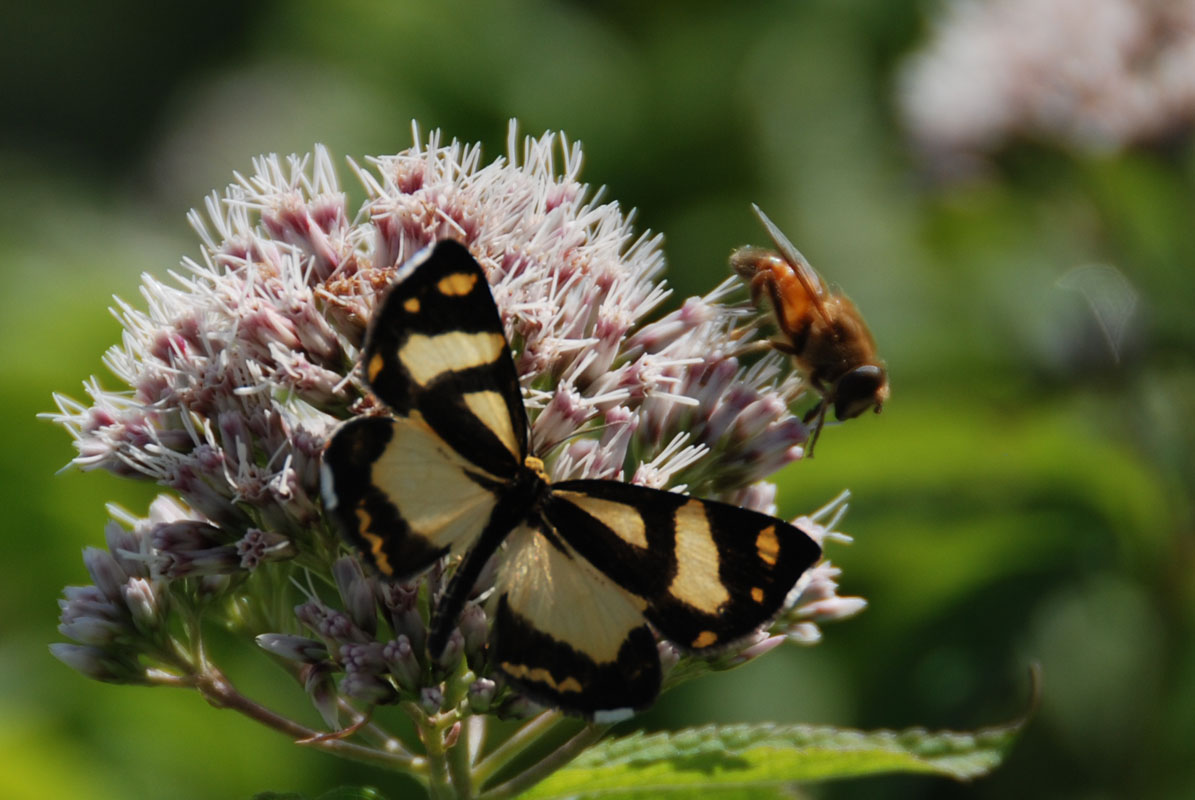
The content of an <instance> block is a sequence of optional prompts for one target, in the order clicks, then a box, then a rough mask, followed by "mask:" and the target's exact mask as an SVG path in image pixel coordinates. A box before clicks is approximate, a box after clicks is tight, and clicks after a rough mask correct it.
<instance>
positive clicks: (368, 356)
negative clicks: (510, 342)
mask: <svg viewBox="0 0 1195 800" xmlns="http://www.w3.org/2000/svg"><path fill="white" fill-rule="evenodd" d="M362 362H363V364H364V368H365V375H366V379H367V380H368V382H369V386H370V388H371V389H372V390H373V392H374V394H376V395H377V396H378V398H380V399H381V400H382V402H384V403H385V404H386V405H387V406H389V407H390V408H391V409H393V410H394V411H395V412H396V413H397V414H398V415H399V416H406V415H408V414H410V413H411V412H412V411H418V412H420V413H421V414H422V415H423V419H424V420H425V421H426V423H427V424H428V426H430V427H431V429H432V430H434V431H435V432H436V433H437V434H438V435H439V436H441V437H442V438H443V439H444V440H445V441H446V442H448V443H449V445H451V446H452V448H453V449H454V450H456V451H457V453H459V454H461V456H463V457H464V458H466V459H468V460H469V461H472V462H473V463H475V464H477V465H479V466H481V467H482V468H484V469H486V470H487V471H489V472H490V473H492V474H497V475H502V476H509V475H510V474H512V473H513V471H514V470H515V469H516V468H517V467H518V466H519V465H521V464H522V462H523V458H524V457H525V455H526V450H527V412H526V411H525V409H524V408H523V399H522V393H521V392H520V390H519V382H518V375H517V373H516V372H515V367H514V361H513V360H512V359H511V356H510V348H509V347H508V346H507V344H506V336H505V334H504V332H503V328H502V319H501V317H500V316H499V315H498V308H497V306H495V305H494V299H493V297H492V296H491V295H490V287H489V284H488V283H486V278H485V273H484V272H482V270H481V267H480V266H479V265H478V263H477V262H476V261H475V260H474V259H473V257H472V256H471V255H470V254H469V251H468V250H467V249H466V248H465V246H464V245H462V244H460V243H458V242H454V241H452V240H451V239H446V240H444V241H441V242H439V243H438V244H436V246H435V247H434V248H431V249H429V250H425V251H423V252H422V253H420V254H419V255H417V256H415V258H414V259H412V261H411V262H409V263H408V264H406V265H404V267H403V269H402V272H401V273H400V275H399V278H398V282H397V283H395V284H394V286H393V287H392V288H391V289H390V291H389V292H388V293H387V295H386V297H385V298H384V299H383V301H382V303H381V305H380V307H379V308H378V310H377V312H376V313H375V315H374V320H373V324H372V325H371V327H370V330H369V333H368V335H367V336H366V342H365V348H364V354H363V356H362Z"/></svg>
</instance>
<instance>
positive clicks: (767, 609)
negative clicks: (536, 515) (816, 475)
mask: <svg viewBox="0 0 1195 800" xmlns="http://www.w3.org/2000/svg"><path fill="white" fill-rule="evenodd" d="M545 514H546V516H547V518H548V520H549V521H550V523H551V524H552V526H553V528H554V529H555V530H557V531H559V532H560V535H561V536H562V537H563V538H564V539H565V541H566V542H567V543H568V544H569V545H570V546H571V547H572V548H573V549H575V550H576V551H577V552H578V553H579V554H580V555H581V556H583V557H584V558H585V559H586V560H587V561H588V562H589V563H590V564H591V565H593V567H594V568H595V569H596V570H598V571H599V572H600V573H602V574H603V575H604V576H606V577H607V578H609V579H610V580H611V581H613V582H614V583H616V584H618V585H619V586H620V587H622V588H623V589H624V590H625V591H627V592H629V593H631V594H632V595H634V596H636V597H638V598H640V599H641V600H642V601H643V604H644V612H643V613H644V616H645V617H646V618H647V619H648V620H649V621H650V622H651V623H652V624H653V625H654V626H655V627H656V628H657V629H658V630H659V631H660V633H661V634H663V635H664V636H665V637H666V638H668V639H670V640H672V641H673V642H675V643H676V644H677V645H679V646H680V647H682V648H685V649H688V650H705V649H709V648H718V647H723V646H725V645H727V644H730V643H731V642H733V641H734V640H736V639H741V638H743V637H744V636H746V635H747V634H749V633H750V632H751V631H753V630H754V629H756V628H757V627H759V626H760V625H762V624H763V623H764V622H766V621H768V620H769V619H771V618H772V617H773V616H775V615H776V613H777V612H778V611H779V610H780V608H781V606H782V605H783V604H784V600H785V597H786V596H787V595H788V593H789V591H790V590H791V589H792V588H793V586H794V585H795V584H796V582H797V579H798V578H800V576H801V574H802V573H803V572H804V571H805V570H807V569H808V568H809V567H811V566H812V565H813V564H814V563H815V562H816V561H817V559H818V558H819V557H820V556H821V548H820V547H819V546H818V545H817V543H816V542H815V541H814V540H813V539H812V538H811V537H810V536H809V535H808V534H807V533H805V532H804V531H802V530H801V529H799V528H797V527H795V526H793V525H790V524H788V523H786V522H783V521H782V520H779V519H776V518H775V517H770V516H768V515H766V514H761V513H758V512H755V511H749V510H747V509H743V508H739V507H737V506H732V505H729V504H726V503H719V502H715V501H709V500H699V499H697V498H694V497H687V496H685V495H680V494H675V493H672V492H665V491H660V490H657V489H650V488H647V487H643V486H635V485H633V484H628V483H622V482H619V481H566V482H563V483H558V484H555V485H554V487H553V492H552V497H551V501H550V503H549V504H548V506H547V509H546V512H545Z"/></svg>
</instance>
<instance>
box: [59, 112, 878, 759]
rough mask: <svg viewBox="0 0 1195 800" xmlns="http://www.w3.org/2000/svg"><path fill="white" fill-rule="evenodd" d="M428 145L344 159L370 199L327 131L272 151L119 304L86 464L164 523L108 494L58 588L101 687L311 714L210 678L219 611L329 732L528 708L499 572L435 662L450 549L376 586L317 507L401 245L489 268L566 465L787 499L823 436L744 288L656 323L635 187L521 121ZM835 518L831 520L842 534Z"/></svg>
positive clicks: (743, 651)
mask: <svg viewBox="0 0 1195 800" xmlns="http://www.w3.org/2000/svg"><path fill="white" fill-rule="evenodd" d="M416 142H417V143H416V145H415V146H414V147H412V148H411V149H409V150H407V151H404V152H402V153H399V154H397V155H394V156H388V157H383V158H376V159H371V160H370V162H369V164H370V167H369V168H366V167H363V166H360V165H358V164H352V165H351V166H352V169H353V171H354V172H355V173H356V175H357V177H358V178H359V180H360V182H361V184H362V185H363V187H364V190H365V193H366V200H365V203H364V205H363V206H362V207H361V208H360V210H359V211H358V212H357V213H356V214H350V213H349V210H348V208H347V201H346V197H345V194H344V193H343V192H342V191H341V189H340V186H339V183H338V179H337V176H336V173H335V170H334V168H333V166H332V162H331V159H330V157H329V155H328V153H327V152H326V151H325V150H323V149H317V150H316V152H315V153H314V155H313V156H309V157H303V158H298V157H292V158H290V159H288V160H286V161H283V160H281V159H279V158H277V157H276V156H268V157H262V158H260V159H258V160H257V161H256V162H255V165H254V166H255V170H254V173H253V174H252V175H250V176H247V177H242V176H238V180H237V182H236V183H234V184H233V185H231V186H230V187H228V189H227V190H226V191H225V193H224V194H223V196H217V195H213V196H212V197H210V198H209V200H208V201H207V215H206V218H205V217H203V216H201V215H199V214H198V213H194V214H192V217H191V220H192V223H193V225H194V227H195V228H196V230H197V231H198V233H199V234H200V237H201V239H202V250H201V257H200V258H199V259H198V260H190V259H188V260H185V261H184V263H183V266H184V268H185V271H184V272H183V273H182V274H177V275H173V276H172V283H170V284H167V283H164V282H161V281H159V280H157V279H155V278H152V277H149V276H146V277H145V279H144V284H143V289H142V292H143V295H144V299H145V309H144V310H141V309H137V308H134V307H133V306H131V305H129V304H125V303H121V304H120V308H119V317H120V319H121V322H122V324H123V326H124V334H123V341H122V343H121V344H120V345H119V346H117V347H114V348H112V349H111V350H110V351H109V352H108V354H107V356H106V358H105V363H106V365H107V366H108V367H109V369H110V370H111V371H112V372H113V373H114V374H115V376H116V377H117V378H118V379H119V381H120V383H121V384H123V388H122V389H120V390H118V391H110V390H107V389H104V388H101V386H100V384H99V382H98V381H96V380H94V379H93V380H91V381H89V382H88V383H87V384H86V390H87V393H88V395H89V396H90V402H89V403H82V402H78V401H76V400H72V399H69V398H67V397H62V396H59V397H57V398H56V400H57V403H58V408H59V413H57V414H55V415H53V418H54V419H55V420H56V421H57V422H59V423H60V424H62V425H63V426H65V427H66V428H67V429H68V430H69V431H70V432H71V434H72V435H73V436H74V439H75V444H76V447H77V449H78V455H77V457H76V458H75V460H74V463H75V464H76V465H78V466H79V467H81V468H83V469H96V468H102V469H107V470H109V471H112V472H115V473H117V474H120V475H125V476H130V477H135V478H141V479H147V480H152V481H155V482H156V483H157V484H159V485H161V486H162V487H163V488H164V489H166V490H167V491H168V494H164V495H163V496H161V497H160V498H159V499H158V500H157V501H156V502H155V503H154V504H153V505H152V506H151V508H150V513H149V516H148V517H147V518H144V519H141V518H137V517H135V516H133V515H129V514H127V513H125V512H123V511H120V510H119V509H114V510H113V516H114V521H113V522H112V523H111V524H110V525H109V528H108V531H107V539H108V550H107V551H103V550H89V551H88V552H87V553H86V554H85V561H86V563H87V566H88V569H89V571H90V573H91V577H92V580H93V581H94V586H89V587H84V588H79V587H71V588H68V589H67V590H66V593H65V598H64V599H63V600H62V602H61V605H62V625H61V628H60V630H61V632H62V633H63V634H64V635H65V636H68V637H70V638H72V639H74V640H75V641H76V642H78V644H75V645H67V644H60V645H55V646H54V652H55V654H56V655H57V656H58V657H59V658H61V659H62V660H63V661H65V662H67V663H68V664H70V665H72V666H74V667H76V668H77V669H79V670H80V671H82V672H84V673H85V674H87V675H90V676H92V677H95V678H100V679H104V680H111V681H120V682H129V683H135V682H149V683H171V684H173V685H179V684H182V685H190V686H195V687H196V688H199V689H200V690H201V691H208V692H216V693H219V700H220V702H221V703H222V704H223V705H226V706H232V707H237V708H240V709H241V710H242V711H245V712H246V713H250V714H251V715H252V716H256V717H257V718H258V719H260V720H261V721H264V722H267V723H268V724H271V725H273V726H274V727H275V728H278V729H280V730H284V731H287V732H290V733H295V732H296V730H297V729H296V727H295V726H294V724H293V723H290V724H288V723H284V722H281V721H279V718H277V717H276V716H273V715H269V714H266V713H265V712H264V711H261V710H259V709H257V707H255V706H252V705H250V704H249V703H247V702H245V703H239V702H237V701H236V699H235V698H234V696H233V695H232V694H231V690H230V689H229V687H228V685H227V683H226V682H223V681H220V680H217V679H215V678H213V677H212V676H213V674H214V673H213V670H214V669H215V667H214V665H211V664H209V663H207V662H206V660H205V659H206V654H205V650H204V648H203V647H202V633H203V628H204V626H205V625H209V624H212V623H213V622H218V623H220V624H225V625H231V626H234V627H236V628H237V629H239V630H241V631H243V632H244V633H246V634H248V635H250V636H253V637H255V638H256V641H257V643H258V644H259V645H260V647H262V648H263V649H264V650H266V651H267V652H269V653H271V654H273V655H274V656H277V657H278V660H279V663H281V664H283V665H284V666H286V667H287V668H288V669H289V670H290V671H291V673H292V674H293V675H294V676H295V678H296V679H297V680H299V681H300V682H301V684H302V685H303V686H304V687H305V688H306V690H307V692H308V694H309V695H310V697H311V699H312V701H313V702H314V703H315V705H316V707H317V708H318V709H319V710H320V712H321V713H322V714H323V716H324V719H325V720H326V722H327V724H328V725H329V726H330V727H332V728H340V727H341V726H342V725H343V724H344V722H345V719H346V717H345V715H346V713H347V714H348V716H349V717H350V718H352V717H354V716H357V717H360V716H361V714H360V711H361V710H362V709H366V708H368V707H372V706H374V705H378V704H386V703H395V702H402V703H405V704H406V707H407V708H408V709H409V710H410V711H411V713H412V714H415V715H417V716H418V715H423V718H425V719H431V718H434V717H435V716H436V715H437V714H441V713H447V712H451V713H453V714H460V713H464V714H465V715H466V716H467V715H468V714H472V713H484V712H490V711H497V712H499V713H504V714H526V713H529V712H530V711H531V710H532V707H531V705H530V703H528V702H527V701H526V700H525V699H523V698H521V697H518V696H516V695H514V694H513V693H512V692H511V691H510V690H509V689H508V688H506V687H504V686H501V685H500V682H499V681H498V680H496V679H495V676H492V675H490V674H488V673H487V672H486V666H485V660H484V658H483V657H482V656H483V653H484V651H485V647H486V641H487V633H488V619H487V616H486V610H485V607H484V605H483V604H482V603H481V602H480V599H481V598H482V597H483V596H484V593H485V589H486V586H487V581H490V580H492V576H486V575H483V576H482V578H481V580H480V581H479V583H478V587H477V597H475V598H474V600H473V601H471V602H470V603H469V604H468V606H467V607H466V609H465V611H464V613H463V614H462V615H461V617H460V619H459V621H458V626H457V630H455V631H454V632H453V633H452V636H451V639H450V640H449V645H448V647H447V648H446V649H445V651H444V653H443V654H442V656H441V657H440V658H439V659H438V660H437V662H436V663H428V657H427V655H426V652H425V650H424V647H423V645H424V640H425V636H426V622H427V604H428V598H429V597H432V596H434V593H435V592H436V591H437V590H438V588H439V585H440V582H441V581H442V580H443V579H444V577H445V570H448V569H450V568H451V565H448V564H443V565H439V566H437V567H436V568H434V569H432V570H431V571H430V573H429V574H427V575H425V576H421V577H420V578H419V579H418V580H417V581H414V582H412V583H409V584H404V583H387V582H384V581H380V580H378V579H377V578H376V577H374V576H372V575H369V574H367V572H366V571H364V570H363V569H362V567H361V565H360V562H359V561H358V559H357V556H356V554H350V555H344V548H343V546H342V544H341V542H340V539H339V537H338V535H337V533H336V531H335V530H334V529H333V527H332V525H331V523H330V522H329V520H327V519H326V518H325V516H324V514H323V510H322V506H321V504H320V500H319V496H320V492H319V488H320V487H319V469H318V467H319V458H320V452H321V449H322V447H323V444H324V442H325V441H326V439H327V437H328V435H329V433H330V432H331V430H332V429H333V428H334V427H335V425H336V424H337V423H338V422H339V421H341V420H344V419H346V418H348V417H350V416H352V415H354V414H357V413H361V412H364V411H367V410H369V409H370V408H372V407H373V406H374V405H375V404H376V403H377V401H376V399H374V398H372V397H371V395H370V394H369V392H368V391H367V390H366V388H365V386H364V384H363V382H362V377H361V375H359V374H358V372H357V370H356V369H355V367H356V363H357V360H358V357H359V352H360V347H361V344H362V339H363V336H364V332H365V327H366V324H367V322H368V320H369V319H370V317H371V315H372V313H373V310H374V308H375V305H376V304H377V302H378V300H379V298H380V296H381V294H382V292H383V291H384V289H385V288H386V287H387V286H388V285H389V283H390V282H391V280H392V279H393V277H394V275H395V273H396V271H397V269H398V267H399V266H400V265H401V264H402V263H403V262H404V261H405V260H406V259H407V258H408V257H410V256H411V255H412V254H414V253H416V252H418V251H419V250H420V249H422V248H423V247H425V246H426V245H428V244H429V243H431V242H434V241H437V240H439V239H441V238H445V237H452V238H456V239H459V240H462V241H464V242H465V243H466V244H467V245H468V246H469V248H470V250H471V251H472V253H473V254H474V255H475V256H476V258H477V260H478V262H479V263H480V264H481V265H482V266H483V268H484V269H485V270H486V273H487V277H488V279H489V282H490V284H491V288H492V291H493V295H494V298H495V300H496V302H497V305H498V307H499V309H500V311H501V314H502V319H503V323H504V325H505V328H506V333H507V337H508V339H509V341H510V342H511V345H512V349H513V351H514V353H515V355H516V365H517V369H518V372H519V376H520V381H521V384H522V387H523V392H524V398H525V401H526V404H527V407H528V411H529V415H530V417H531V419H532V420H533V424H532V439H531V441H532V447H533V449H534V450H535V451H536V452H537V453H539V454H540V455H542V456H543V457H544V460H545V463H546V468H547V471H548V473H549V475H550V476H551V477H552V478H553V479H555V480H560V479H566V478H578V477H600V478H611V479H618V480H627V481H633V482H636V483H640V484H644V485H648V486H653V487H658V488H667V489H672V490H675V491H689V492H692V493H694V494H698V495H700V496H703V497H713V498H720V499H723V500H727V501H730V502H734V503H737V504H740V505H743V506H746V507H750V508H753V509H756V510H760V511H764V512H774V511H775V486H774V485H773V484H771V483H768V482H767V481H766V478H767V476H769V475H770V474H771V473H772V472H774V471H775V470H776V469H778V468H779V467H781V466H783V465H784V464H786V463H789V462H791V461H793V460H794V459H797V458H799V457H800V454H801V443H802V442H803V441H804V439H805V437H806V434H807V431H806V429H805V427H804V426H803V425H802V424H801V422H800V421H799V420H797V419H796V418H795V417H793V415H792V414H791V413H790V411H789V406H790V404H791V403H792V401H793V400H794V399H795V397H796V396H797V395H798V394H799V392H800V391H801V390H802V387H801V384H800V382H799V380H798V379H797V378H796V377H794V376H793V375H792V374H791V368H790V367H789V365H788V364H787V363H786V362H785V361H784V360H783V359H782V358H781V357H779V356H778V355H776V354H769V355H767V356H764V357H763V358H762V359H759V360H757V361H756V362H755V363H753V364H751V365H750V366H744V365H740V363H739V362H738V360H737V359H736V357H735V352H736V351H738V350H739V349H741V348H742V346H743V341H742V338H743V337H742V334H743V329H742V327H741V324H740V323H741V321H742V320H741V311H742V310H741V309H740V308H736V307H735V306H731V305H728V304H727V303H726V302H725V300H726V298H727V295H728V293H729V291H730V289H731V288H732V287H733V286H734V284H733V283H731V282H727V283H724V284H723V285H722V286H720V287H718V288H717V289H715V290H714V291H713V292H711V293H710V294H709V295H707V296H705V297H701V298H690V299H689V300H687V301H686V302H684V303H683V304H682V305H681V306H680V307H679V308H678V309H677V310H675V311H673V312H671V313H668V314H665V315H663V316H659V317H658V318H657V319H655V320H654V321H648V318H649V315H651V314H652V312H653V311H655V309H657V308H658V306H659V305H660V303H661V301H662V300H663V299H664V298H665V297H666V295H667V290H666V289H665V287H664V285H663V284H662V283H660V282H659V280H658V277H659V273H660V272H661V270H662V268H663V256H662V254H661V251H660V249H659V244H660V239H659V237H658V236H655V237H652V236H648V235H646V234H645V235H642V236H638V237H636V236H635V235H634V234H633V231H632V228H631V225H630V222H629V220H628V219H627V217H625V216H624V215H623V214H622V213H621V212H620V210H619V208H618V206H617V204H615V203H612V202H605V203H602V202H599V201H598V200H597V199H595V198H594V199H591V197H590V193H589V191H588V187H587V186H586V185H584V184H582V183H579V182H578V172H579V169H580V164H581V151H580V148H579V147H577V146H576V145H575V144H574V145H571V146H570V145H569V144H568V143H567V142H565V141H564V139H563V137H559V138H558V137H556V136H554V135H545V136H543V137H542V138H539V139H527V140H525V141H524V142H522V145H521V148H520V142H519V140H518V139H517V137H516V134H515V130H514V127H513V125H512V128H511V133H510V139H509V156H508V158H507V159H498V160H497V161H494V162H493V163H490V164H488V165H483V164H482V163H481V153H480V149H479V148H478V147H476V146H474V147H465V146H462V145H461V144H459V143H457V142H455V141H454V142H452V143H450V144H447V145H441V144H440V140H439V136H438V134H432V136H431V137H430V139H429V140H428V141H427V143H426V144H422V143H419V135H418V132H417V131H416ZM558 144H559V152H560V157H561V159H562V162H563V163H562V168H561V169H560V170H559V171H558V170H557V169H556V165H555V159H556V158H557V149H556V148H557V146H558ZM520 150H521V153H520ZM175 497H177V498H178V499H172V498H175ZM838 505H841V504H838ZM835 507H838V506H837V505H836V506H835ZM836 520H837V518H835V519H834V520H833V521H831V522H830V523H829V524H828V525H827V526H825V527H821V526H819V525H817V524H815V523H814V522H811V523H810V524H811V525H812V526H813V527H814V528H815V529H816V530H818V531H820V532H822V533H824V532H825V530H827V529H830V528H833V525H834V522H836ZM836 576H837V570H836V569H835V568H834V567H832V566H831V565H830V564H829V563H828V562H824V563H823V564H821V565H819V566H818V567H816V568H815V569H813V570H811V571H810V572H809V573H808V574H807V575H806V577H805V578H804V579H803V580H802V583H801V584H800V585H799V586H798V587H797V588H796V589H795V590H794V592H793V596H792V598H791V602H790V604H789V608H788V610H787V611H786V612H785V613H784V614H782V615H781V617H780V619H779V620H777V622H776V623H774V625H773V626H772V628H771V629H770V631H766V632H761V633H760V634H759V635H758V636H757V637H756V638H755V639H753V640H751V641H748V642H744V643H741V645H740V646H739V647H738V648H737V649H735V650H734V651H732V652H728V653H725V654H721V655H720V656H719V659H720V661H719V663H720V664H721V665H722V666H732V665H733V664H734V663H741V662H742V661H744V660H747V659H749V658H752V657H754V656H755V655H758V654H760V653H762V652H764V651H766V650H767V649H770V648H771V647H772V646H774V644H775V643H777V642H778V641H779V640H780V638H783V637H787V638H790V639H792V640H794V641H801V642H806V643H808V642H812V641H816V640H817V638H818V628H817V624H818V623H820V622H824V621H827V620H831V619H838V618H843V617H846V616H850V615H851V614H853V613H856V612H857V611H858V610H859V609H860V608H861V607H862V602H863V601H861V600H859V599H858V598H840V597H838V595H837V593H836V588H837V584H836V582H835V578H836ZM296 587H304V588H302V589H298V588H296ZM292 609H293V612H292ZM180 623H181V624H180ZM777 637H780V638H777ZM668 647H669V645H667V643H661V648H662V649H664V648H668ZM665 661H666V663H669V660H668V659H665ZM675 662H676V658H672V659H671V663H675ZM715 666H716V665H715ZM343 744H344V743H328V746H329V747H333V746H338V745H343ZM344 746H347V745H344ZM389 752H393V747H391V749H390V751H389ZM358 755H360V753H358Z"/></svg>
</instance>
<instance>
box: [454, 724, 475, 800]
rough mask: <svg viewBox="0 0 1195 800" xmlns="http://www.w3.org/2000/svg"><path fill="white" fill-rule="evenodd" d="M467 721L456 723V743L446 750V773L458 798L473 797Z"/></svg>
mask: <svg viewBox="0 0 1195 800" xmlns="http://www.w3.org/2000/svg"><path fill="white" fill-rule="evenodd" d="M467 723H468V720H460V721H458V722H457V723H456V725H457V727H458V733H457V737H456V741H455V742H453V743H452V746H451V747H449V748H448V772H449V773H450V775H451V776H452V785H453V787H454V788H455V789H456V796H457V797H458V798H466V797H469V798H471V797H473V796H474V791H473V772H472V769H471V768H472V766H473V765H472V764H470V763H469V734H470V732H471V731H470V728H469V725H468V724H467Z"/></svg>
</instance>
